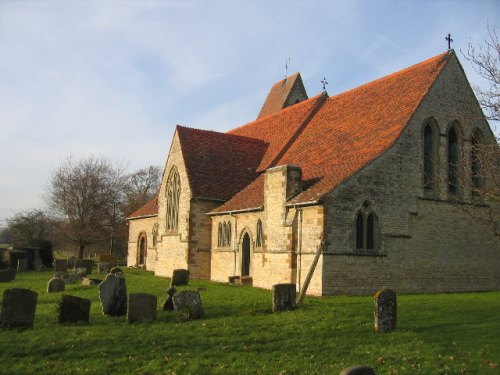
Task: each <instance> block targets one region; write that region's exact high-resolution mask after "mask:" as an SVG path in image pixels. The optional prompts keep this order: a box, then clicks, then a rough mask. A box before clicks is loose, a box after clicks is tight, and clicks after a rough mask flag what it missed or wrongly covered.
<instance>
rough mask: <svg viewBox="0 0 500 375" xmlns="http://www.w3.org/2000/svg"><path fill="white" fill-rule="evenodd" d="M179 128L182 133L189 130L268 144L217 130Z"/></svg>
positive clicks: (181, 126) (179, 126)
mask: <svg viewBox="0 0 500 375" xmlns="http://www.w3.org/2000/svg"><path fill="white" fill-rule="evenodd" d="M177 128H178V129H182V131H185V130H188V131H194V132H200V133H211V134H214V135H215V134H216V135H220V136H223V137H227V138H235V139H236V138H239V139H242V140H246V141H249V142H255V143H265V144H267V142H265V141H263V140H262V139H258V138H252V137H247V136H245V135H239V134H233V133H228V132H218V131H215V130H207V129H197V128H191V127H188V126H183V125H177ZM181 146H182V145H181Z"/></svg>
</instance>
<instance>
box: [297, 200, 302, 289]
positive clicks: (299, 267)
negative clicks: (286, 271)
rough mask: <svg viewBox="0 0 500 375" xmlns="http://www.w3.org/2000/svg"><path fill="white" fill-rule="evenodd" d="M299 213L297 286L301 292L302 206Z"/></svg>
mask: <svg viewBox="0 0 500 375" xmlns="http://www.w3.org/2000/svg"><path fill="white" fill-rule="evenodd" d="M297 210H298V213H299V217H298V220H299V223H298V228H297V231H298V233H297V258H298V259H297V286H298V292H300V286H301V285H302V283H301V280H300V275H301V273H302V208H300V207H299V208H297Z"/></svg>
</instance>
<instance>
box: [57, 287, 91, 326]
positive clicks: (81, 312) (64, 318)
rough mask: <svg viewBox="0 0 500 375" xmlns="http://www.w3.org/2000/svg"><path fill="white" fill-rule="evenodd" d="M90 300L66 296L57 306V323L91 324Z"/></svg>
mask: <svg viewBox="0 0 500 375" xmlns="http://www.w3.org/2000/svg"><path fill="white" fill-rule="evenodd" d="M89 316H90V300H88V299H85V298H80V297H76V296H69V295H67V294H64V295H63V296H62V298H61V301H60V302H59V305H58V306H57V323H59V324H60V323H78V322H85V323H88V322H89Z"/></svg>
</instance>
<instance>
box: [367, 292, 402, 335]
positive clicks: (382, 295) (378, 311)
mask: <svg viewBox="0 0 500 375" xmlns="http://www.w3.org/2000/svg"><path fill="white" fill-rule="evenodd" d="M373 302H374V308H375V311H374V316H375V331H376V332H381V333H384V332H391V331H393V330H395V329H396V318H397V303H396V292H394V291H393V290H391V289H380V290H379V291H377V292H376V293H375V295H374V301H373Z"/></svg>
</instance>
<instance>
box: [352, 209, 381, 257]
mask: <svg viewBox="0 0 500 375" xmlns="http://www.w3.org/2000/svg"><path fill="white" fill-rule="evenodd" d="M378 236H379V234H378V218H377V215H376V214H375V213H374V212H369V213H366V212H365V213H364V212H362V211H358V213H357V214H356V223H355V241H356V249H357V250H375V249H378V248H379V247H380V246H379V241H378Z"/></svg>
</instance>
